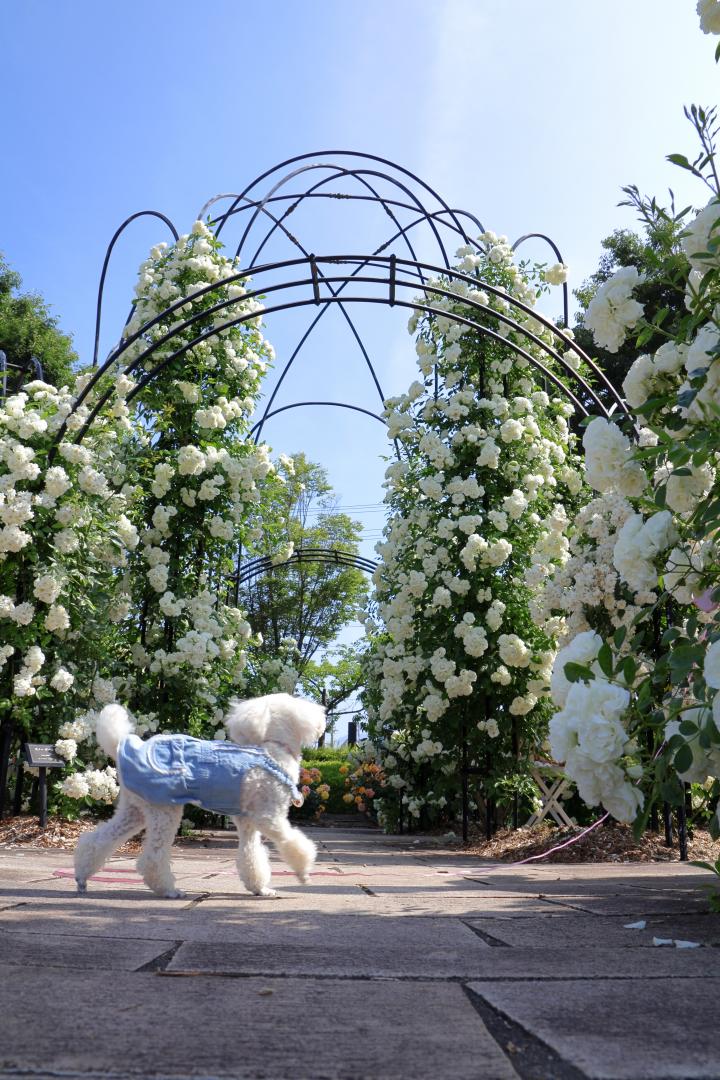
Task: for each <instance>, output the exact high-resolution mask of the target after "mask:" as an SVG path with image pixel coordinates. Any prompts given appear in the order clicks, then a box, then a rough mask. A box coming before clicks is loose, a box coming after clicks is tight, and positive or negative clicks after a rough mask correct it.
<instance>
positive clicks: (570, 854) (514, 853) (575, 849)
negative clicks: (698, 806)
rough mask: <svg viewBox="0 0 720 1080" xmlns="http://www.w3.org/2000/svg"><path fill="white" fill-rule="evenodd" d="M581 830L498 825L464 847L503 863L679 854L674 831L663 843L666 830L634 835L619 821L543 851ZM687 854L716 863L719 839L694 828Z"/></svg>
mask: <svg viewBox="0 0 720 1080" xmlns="http://www.w3.org/2000/svg"><path fill="white" fill-rule="evenodd" d="M581 832H582V829H561V828H558V827H557V826H552V825H546V824H545V823H542V824H540V825H535V826H533V827H532V828H530V829H515V830H513V829H501V830H499V831H498V832H497V833H496V834H495V836H494V837H493V838H492V840H490V841H486V840H484V839H483V840H480V839H479V838H475V839H471V841H470V843H469V844H468V846H467V847H463V849H462V852H463V854H467V855H472V856H473V857H474V858H483V859H499V860H500V861H501V862H517V861H520V860H521V859H529V858H530V857H531V856H533V855H545V858H543V860H542V862H544V863H549V862H550V863H577V862H614V863H629V862H674V861H677V860H678V859H679V858H680V854H679V851H678V843H677V833H674V834H673V846H672V847H667V846H666V844H665V834H664V832H661V833H653V832H646V833H644V834H643V835H642V836H641V837H640V839H639V840H636V839H635V837H634V836H633V832H632V828H631V826H630V825H621V824H619V823H618V822H608V823H607V824H603V825H599V826H598V827H597V828H596V829H593V830H592V832H589V833H587V835H586V836H583V837H582V839H580V840H577V841H576V842H575V843H571V844H568V845H567V847H562V848H561V849H560V850H559V851H555V852H553V853H552V854H547V855H546V854H545V853H546V852H550V850H551V849H552V848H554V847H557V846H559V845H560V844H565V843H566V842H567V841H568V840H572V839H573V838H574V837H576V836H578V835H579V833H581ZM688 858H689V859H701V860H703V861H705V862H715V860H716V859H718V858H720V841H716V840H713V839H712V838H711V836H710V833H709V832H707V830H706V829H695V830H693V836H692V838H690V839H689V842H688Z"/></svg>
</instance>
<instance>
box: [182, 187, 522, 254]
mask: <svg viewBox="0 0 720 1080" xmlns="http://www.w3.org/2000/svg"><path fill="white" fill-rule="evenodd" d="M316 186H317V185H316ZM220 199H242V201H243V203H244V205H243V206H237V207H236V208H235V210H233V214H241V213H242V212H243V211H244V210H250V209H251V208H252V207H257V206H259V205H260V203H261V202H263V200H261V199H248V198H247V197H246V196H241V195H238V194H236V193H234V192H225V193H224V194H222V195H214V196H213V198H212V199H208V201H207V202H206V203H205V205H204V206H203V208H202V210H201V211H200V213H201V214H205V212H206V210H208V209H209V208H210V207H211V206H213V205H214V204H215V203H216V202H219V200H220ZM300 199H335V200H343V201H345V202H377V201H379V200H378V198H375V197H374V196H372V195H358V194H357V193H356V194H352V193H350V192H332V191H316V190H315V189H314V188H310V189H308V190H307V191H306V192H302V193H301V192H298V193H289V194H287V195H283V194H278V195H273V196H272V197H271V198H268V199H265V200H264V202H265V203H266V204H268V203H274V202H294V203H297V202H299V201H300ZM382 202H383V204H384V205H387V206H393V207H396V208H397V209H400V210H416V209H417V206H415V205H414V204H413V203H406V202H402V201H401V200H400V199H389V198H387V197H385V196H383V197H382ZM291 212H292V211H291ZM445 214H451V215H452V216H453V217H454V218H455V219H456V220H458V219H459V218H461V217H462V218H468V219H469V220H470V221H471V222H472V223H473V225H475V227H476V228H477V229H478V232H479V233H484V232H485V226H484V225H483V223H482V222H481V221H480V219H479V218H477V217H475V215H474V214H471V213H470V212H469V210H459V209H458V208H457V207H455V208H454V209H447V210H445V209H442V210H433V212H432V213H429V212H427V211H426V212H425V213H424V214H423V216H422V217H421V218H420V219H419V221H425V220H426V219H427V218H428V217H431V218H433V220H435V221H437V222H438V223H439V224H441V225H444V226H445V228H446V229H450V230H452V232H455V233H458V235H459V236H460V237H461V239H463V240H465V241H466V242H467V243H468V244H473V245H474V246H475V247H478V244H477V242H476V241H475V240H473V239H472V238H470V237H469V236H468V235H467V233H466V232H465V230H464V229H462V228H460V227H458V225H455V224H453V222H451V221H442V220H441V219H442V217H443V215H445ZM413 225H414V223H413ZM413 225H410V226H406V228H412V227H413ZM397 235H399V233H398V234H397ZM521 239H522V238H521Z"/></svg>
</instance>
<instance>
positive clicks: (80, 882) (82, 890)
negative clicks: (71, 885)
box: [75, 878, 87, 896]
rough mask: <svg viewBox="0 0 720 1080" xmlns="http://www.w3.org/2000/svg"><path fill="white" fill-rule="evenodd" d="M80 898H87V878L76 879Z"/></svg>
mask: <svg viewBox="0 0 720 1080" xmlns="http://www.w3.org/2000/svg"><path fill="white" fill-rule="evenodd" d="M75 884H76V885H77V891H78V896H87V881H86V880H85V878H75Z"/></svg>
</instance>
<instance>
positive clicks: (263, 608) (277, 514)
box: [241, 453, 367, 700]
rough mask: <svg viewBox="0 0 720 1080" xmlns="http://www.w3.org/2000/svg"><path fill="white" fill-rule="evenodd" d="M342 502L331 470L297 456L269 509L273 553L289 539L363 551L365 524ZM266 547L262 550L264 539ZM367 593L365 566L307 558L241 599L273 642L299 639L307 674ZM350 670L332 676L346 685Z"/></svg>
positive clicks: (297, 544)
mask: <svg viewBox="0 0 720 1080" xmlns="http://www.w3.org/2000/svg"><path fill="white" fill-rule="evenodd" d="M335 506H336V497H335V495H334V493H333V490H332V487H331V485H330V484H329V482H328V479H327V472H326V470H325V469H323V468H322V467H321V466H320V465H316V464H314V463H313V462H311V461H308V460H307V458H306V457H305V455H304V454H302V453H300V454H295V455H294V456H293V458H292V459H290V466H289V467H288V468H287V470H286V482H285V484H284V485H283V487H282V488H278V489H275V490H274V491H273V492H272V494H271V496H270V499H269V500H268V501H267V504H266V506H265V507H264V514H265V515H266V517H267V519H268V520H269V521H274V522H277V523H278V524H277V526H276V528H275V530H274V531H273V532H272V534H270V533H268V543H267V553H268V554H270V553H271V552H272V551H273V550H275V549H276V548H277V546H278V544H285V545H286V546H288V549H289V545H292V550H294V552H301V551H302V549H303V548H322V549H323V550H326V551H332V550H334V551H343V552H347V553H348V554H350V555H355V554H357V552H358V543H359V540H360V536H361V531H362V526H361V524H360V523H359V522H357V521H353V520H352V519H351V518H350V517H348V515H347V514H343V513H340V512H337V511H336V510H335V509H334V507H335ZM271 545H272V546H271ZM259 550H260V551H261V552H262V550H263V546H262V544H261V545H260V548H259ZM366 594H367V583H366V579H365V575H364V574H363V573H362V572H361V571H360V570H355V569H353V568H352V567H342V568H339V567H338V566H337V565H333V564H332V563H328V562H310V561H307V562H306V561H300V562H293V563H292V564H290V565H282V564H280V565H278V566H277V567H276V568H274V569H273V570H272V571H271V572H269V573H268V574H265V575H263V576H262V577H261V578H257V579H255V580H254V581H252V582H250V583H249V584H248V585H247V586H246V587H245V589H244V590H243V592H242V594H241V603H242V605H243V607H244V608H245V609H246V611H247V613H248V618H249V620H250V622H251V624H252V627H253V630H254V631H255V632H256V633H260V634H262V637H263V641H264V642H265V644H266V646H267V645H269V646H270V647H272V648H275V649H278V648H279V647H280V645H281V643H282V642H283V640H288V639H292V640H293V641H294V642H295V643H296V645H297V649H298V653H299V657H298V668H299V670H300V672H301V673H303V672H305V670H306V669H307V667H308V664H309V662H310V661H311V660H312V658H313V657H314V656H315V654H316V653H317V651H318V650H319V649H320V648H323V647H326V646H328V645H329V644H330V643H331V642H332V641H333V639H334V638H335V637H336V636H337V634H338V632H339V631H340V630H341V629H342V628H343V626H346V625H347V624H348V623H349V622H352V621H353V619H356V618H357V617H358V615H359V614H360V612H361V610H362V607H363V604H364V601H365V598H366ZM341 667H342V665H341ZM343 670H344V669H343ZM343 670H341V668H338V667H337V665H335V667H334V668H333V671H331V670H330V669H329V668H328V671H327V674H331V675H332V674H333V673H334V672H337V678H338V679H339V680H340V682H342V681H343V679H344V678H345V675H344V674H343ZM313 673H314V674H315V676H319V675H320V674H322V665H320V667H319V668H318V666H317V665H316V666H315V668H313V669H309V678H310V679H311V681H312V677H313ZM353 677H354V676H353ZM311 692H312V693H315V692H314V691H311ZM315 696H316V697H317V693H315ZM338 700H342V697H340V698H339V699H338Z"/></svg>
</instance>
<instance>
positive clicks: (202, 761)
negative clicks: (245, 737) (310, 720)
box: [117, 735, 303, 817]
mask: <svg viewBox="0 0 720 1080" xmlns="http://www.w3.org/2000/svg"><path fill="white" fill-rule="evenodd" d="M258 768H260V769H264V770H265V772H267V773H269V775H270V776H272V777H273V778H274V779H275V780H279V781H280V783H281V784H284V785H285V786H286V787H288V788H289V789H290V794H291V797H292V800H293V802H295V803H296V804H298V805H299V804H301V803H302V801H303V797H302V795H301V794H300V792H299V791H298V789H297V787H296V786H295V784H294V783H293V781H292V779H291V778H290V777H289V776H288V774H287V773H286V772H285V770H284V769H281V768H280V766H279V765H278V764H277V762H275V761H273V759H272V758H271V757H270V756H269V755H268V754H267V753H266V752H265V751H264V750H261V749H260V748H259V747H257V746H236V745H235V743H229V742H220V741H211V740H208V739H194V738H193V737H192V736H190V735H154V736H153V737H152V738H151V739H147V740H146V741H143V740H142V739H140V738H138V736H137V735H128V736H126V738H124V739H123V740H122V742H121V743H120V746H119V747H118V753H117V769H118V774H119V776H120V779H121V781H122V783H123V784H124V785H125V787H126V788H127V789H128V790H129V791H132V792H133V793H134V794H135V795H140V796H141V798H143V799H146V800H147V801H148V802H151V803H172V804H174V805H179V804H182V803H194V804H195V805H196V806H201V807H202V808H203V810H211V811H212V812H213V813H215V814H227V816H228V817H237V816H240V815H242V814H243V811H242V810H241V809H240V795H241V792H242V785H243V780H244V778H245V775H246V774H247V773H248V772H249V770H250V769H258Z"/></svg>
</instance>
